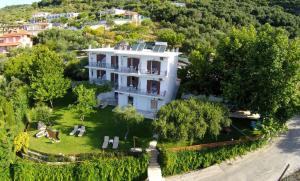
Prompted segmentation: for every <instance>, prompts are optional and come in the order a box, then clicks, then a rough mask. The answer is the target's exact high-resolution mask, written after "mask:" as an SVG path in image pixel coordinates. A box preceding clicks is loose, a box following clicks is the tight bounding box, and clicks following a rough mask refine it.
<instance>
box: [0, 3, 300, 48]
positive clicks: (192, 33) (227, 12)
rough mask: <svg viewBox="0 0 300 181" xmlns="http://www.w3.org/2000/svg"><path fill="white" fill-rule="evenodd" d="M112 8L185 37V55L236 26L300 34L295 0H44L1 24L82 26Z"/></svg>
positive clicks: (10, 11) (14, 11) (12, 12)
mask: <svg viewBox="0 0 300 181" xmlns="http://www.w3.org/2000/svg"><path fill="white" fill-rule="evenodd" d="M112 7H118V8H124V9H127V10H132V11H137V12H139V13H141V14H142V15H145V16H148V17H151V19H152V20H153V21H155V22H159V23H160V26H159V27H158V28H170V29H173V30H174V31H176V32H177V33H181V34H183V35H184V37H185V41H184V42H182V43H181V44H182V48H181V49H182V51H184V52H190V51H191V50H193V49H202V48H204V47H206V48H207V47H215V46H216V45H217V44H218V40H219V38H220V37H222V36H224V33H227V32H228V31H229V30H230V29H231V27H232V26H248V25H250V24H252V25H254V26H255V27H260V26H261V25H263V24H266V23H269V24H271V25H272V26H274V27H282V28H284V29H286V30H287V31H288V32H289V34H290V37H291V38H293V37H296V36H299V35H300V28H299V27H300V16H299V10H300V3H299V2H297V1H293V0H285V1H281V0H271V1H268V0H263V1H261V0H255V1H253V0H201V1H186V7H177V6H175V5H174V4H172V1H152V0H143V1H132V0H119V1H117V0H115V1H109V0H106V1H105V0H42V1H40V2H38V3H33V4H32V6H29V5H24V6H11V7H6V8H3V9H0V22H2V23H8V24H12V23H15V21H16V20H21V19H23V20H25V21H26V20H28V19H29V17H30V15H31V14H33V13H35V12H40V11H47V12H52V13H58V12H80V13H81V15H80V16H79V17H78V18H77V20H75V21H73V22H69V23H70V24H73V25H77V26H78V27H80V26H82V25H83V24H84V23H88V22H97V21H99V20H100V19H101V16H99V12H100V11H101V10H104V9H109V8H112ZM139 37H140V36H139Z"/></svg>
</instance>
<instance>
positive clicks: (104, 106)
mask: <svg viewBox="0 0 300 181" xmlns="http://www.w3.org/2000/svg"><path fill="white" fill-rule="evenodd" d="M107 105H108V104H107V102H103V103H101V105H100V108H101V109H104V108H106V106H107Z"/></svg>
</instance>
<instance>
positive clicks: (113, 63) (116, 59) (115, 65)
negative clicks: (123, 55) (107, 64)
mask: <svg viewBox="0 0 300 181" xmlns="http://www.w3.org/2000/svg"><path fill="white" fill-rule="evenodd" d="M118 65H119V57H118V56H111V66H112V67H113V68H118Z"/></svg>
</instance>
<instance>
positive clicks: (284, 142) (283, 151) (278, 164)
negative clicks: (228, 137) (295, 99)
mask: <svg viewBox="0 0 300 181" xmlns="http://www.w3.org/2000/svg"><path fill="white" fill-rule="evenodd" d="M288 127H289V131H288V132H287V133H286V134H284V135H282V136H280V137H279V138H277V139H276V140H275V141H273V142H272V143H271V144H269V145H268V146H266V147H264V148H262V149H260V150H258V151H255V152H252V153H249V154H247V155H246V156H243V157H240V158H237V159H235V160H231V161H226V162H223V163H221V164H219V165H215V166H212V167H209V168H206V169H202V170H199V171H194V172H190V173H187V174H183V175H177V176H172V177H167V178H166V181H204V180H205V181H276V180H278V178H279V177H280V175H281V174H282V172H283V171H284V169H285V168H286V166H287V164H290V167H289V168H288V170H287V172H286V174H285V176H287V175H289V174H291V173H293V172H295V171H296V170H299V169H300V116H296V117H294V118H293V119H291V120H290V121H289V122H288Z"/></svg>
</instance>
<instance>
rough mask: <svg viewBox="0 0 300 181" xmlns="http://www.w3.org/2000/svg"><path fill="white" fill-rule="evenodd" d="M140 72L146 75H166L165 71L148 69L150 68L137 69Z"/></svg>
mask: <svg viewBox="0 0 300 181" xmlns="http://www.w3.org/2000/svg"><path fill="white" fill-rule="evenodd" d="M139 73H140V74H146V75H154V76H155V75H157V76H167V71H158V70H156V71H150V70H139Z"/></svg>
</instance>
